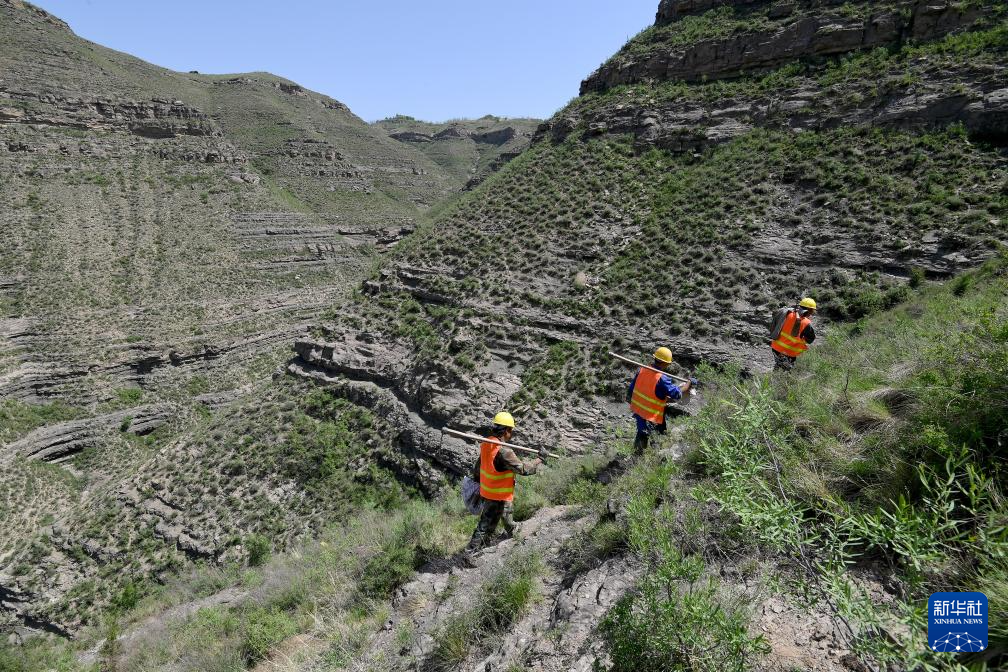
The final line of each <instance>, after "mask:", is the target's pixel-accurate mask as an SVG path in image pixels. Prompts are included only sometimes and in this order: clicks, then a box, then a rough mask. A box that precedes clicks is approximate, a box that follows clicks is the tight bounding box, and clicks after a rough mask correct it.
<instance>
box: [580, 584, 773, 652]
mask: <svg viewBox="0 0 1008 672" xmlns="http://www.w3.org/2000/svg"><path fill="white" fill-rule="evenodd" d="M659 575H660V572H656V573H654V574H649V575H648V576H647V577H646V578H645V579H644V581H643V585H642V586H641V588H640V590H639V592H638V593H637V594H634V595H629V596H627V597H624V598H623V599H621V600H620V601H619V602H617V603H616V606H614V607H613V608H612V609H611V610H610V612H609V613H608V614H607V615H606V617H605V619H604V620H603V621H602V624H601V626H600V628H599V630H600V632H601V634H602V639H603V642H604V644H605V649H606V652H607V653H608V654H609V657H610V659H611V660H612V664H611V666H610V667H609V670H610V672H746V671H747V670H750V669H752V665H753V663H754V662H755V661H756V659H757V658H758V657H759V656H760V655H763V654H766V653H768V652H769V650H770V648H769V646H767V644H766V642H765V640H764V639H763V637H762V635H760V636H757V637H752V636H750V635H749V631H748V623H749V619H748V614H747V613H746V612H745V611H744V609H742V608H740V607H739V606H737V603H735V604H733V603H732V601H731V600H726V599H723V598H722V597H721V596H720V595H719V594H718V590H717V587H716V584H714V583H713V582H709V583H707V584H704V585H701V586H694V587H691V588H690V589H688V590H684V591H681V592H679V591H677V590H676V589H674V588H673V589H671V590H670V589H669V586H668V585H666V584H665V583H664V582H663V581H662V580H661V579H659V578H658V577H659Z"/></svg>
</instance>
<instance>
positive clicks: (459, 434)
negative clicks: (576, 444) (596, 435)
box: [441, 427, 560, 459]
mask: <svg viewBox="0 0 1008 672" xmlns="http://www.w3.org/2000/svg"><path fill="white" fill-rule="evenodd" d="M441 431H442V432H444V433H445V434H448V435H449V436H454V437H455V438H458V439H468V440H469V441H479V442H480V443H483V442H484V441H487V440H491V441H497V443H499V444H500V445H502V446H503V447H505V448H510V449H511V450H517V451H519V452H522V453H531V454H533V455H538V454H539V451H538V450H536V449H535V448H526V447H525V446H516V445H515V444H513V443H504V442H503V441H501V440H500V439H487V437H485V436H480V435H479V434H469V433H468V432H460V431H458V430H457V429H448V428H447V427H446V428H445V429H442V430H441ZM546 456H547V457H552V458H554V459H560V456H559V455H557V454H556V453H546Z"/></svg>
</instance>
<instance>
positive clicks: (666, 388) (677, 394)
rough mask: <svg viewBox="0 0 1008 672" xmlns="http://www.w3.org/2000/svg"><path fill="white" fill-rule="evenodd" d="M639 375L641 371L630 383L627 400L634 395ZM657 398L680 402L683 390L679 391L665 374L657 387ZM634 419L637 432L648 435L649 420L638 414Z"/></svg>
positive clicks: (634, 415)
mask: <svg viewBox="0 0 1008 672" xmlns="http://www.w3.org/2000/svg"><path fill="white" fill-rule="evenodd" d="M639 375H640V371H637V373H636V374H635V375H634V377H633V380H631V381H630V388H629V389H628V390H627V398H629V397H630V396H632V395H633V388H634V385H636V384H637V376H639ZM655 396H656V397H658V398H659V399H663V400H666V401H678V400H679V399H682V390H680V389H679V386H678V385H676V384H675V383H673V382H672V379H671V378H669V377H668V376H667V375H664V374H663V375H662V377H661V378H659V379H658V384H657V385H655ZM633 417H634V420H636V421H637V431H638V432H643V433H647V431H648V429H647V420H645V419H644V418H642V417H640V416H639V415H637V414H636V413H634V414H633Z"/></svg>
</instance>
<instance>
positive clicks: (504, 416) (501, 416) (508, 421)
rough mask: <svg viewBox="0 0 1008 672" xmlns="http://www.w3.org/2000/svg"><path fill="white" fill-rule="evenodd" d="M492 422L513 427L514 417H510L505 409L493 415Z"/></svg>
mask: <svg viewBox="0 0 1008 672" xmlns="http://www.w3.org/2000/svg"><path fill="white" fill-rule="evenodd" d="M494 424H495V425H500V426H501V427H510V428H512V429H514V418H512V417H511V414H510V413H508V412H507V411H501V412H500V413H498V414H497V415H495V416H494Z"/></svg>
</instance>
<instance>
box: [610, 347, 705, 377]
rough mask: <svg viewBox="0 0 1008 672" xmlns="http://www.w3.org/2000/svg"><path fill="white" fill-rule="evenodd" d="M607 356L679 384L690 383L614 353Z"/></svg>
mask: <svg viewBox="0 0 1008 672" xmlns="http://www.w3.org/2000/svg"><path fill="white" fill-rule="evenodd" d="M609 354H610V355H612V356H613V357H615V358H616V359H618V360H620V361H621V362H626V363H627V364H633V365H634V366H639V367H641V368H642V369H647V370H648V371H656V372H658V373H660V374H662V375H663V376H668V377H669V378H671V379H672V380H678V381H679V382H680V383H688V382H690V379H689V378H680V377H679V376H673V375H672V374H671V373H669V372H668V371H662V370H661V369H656V368H655V367H653V366H648V365H647V364H641V363H640V362H635V361H634V360H632V359H628V358H627V357H624V356H623V355H617V354H616V353H615V352H610V353H609Z"/></svg>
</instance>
